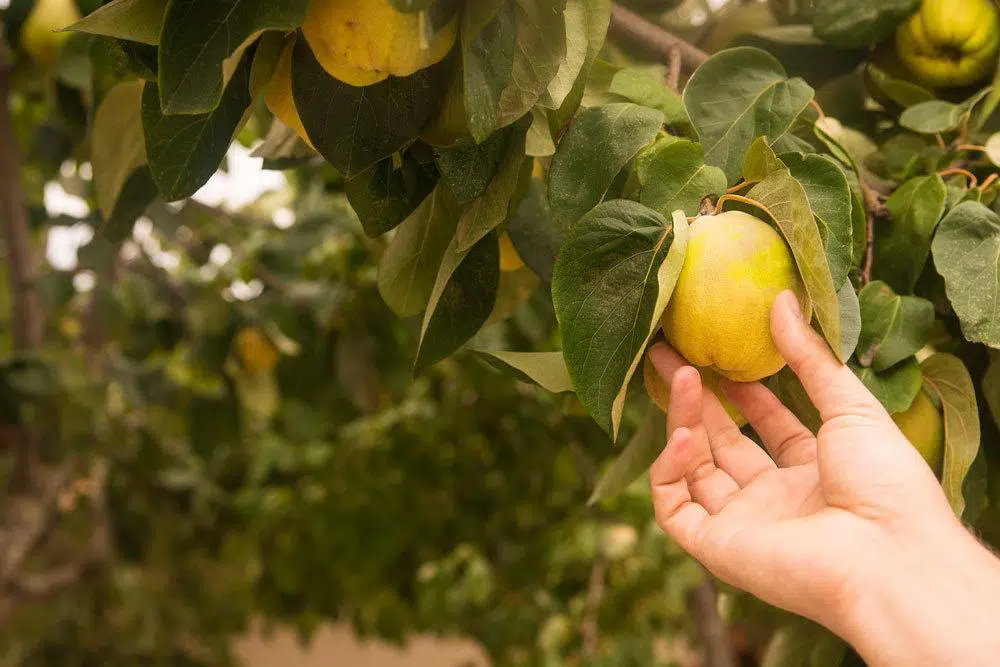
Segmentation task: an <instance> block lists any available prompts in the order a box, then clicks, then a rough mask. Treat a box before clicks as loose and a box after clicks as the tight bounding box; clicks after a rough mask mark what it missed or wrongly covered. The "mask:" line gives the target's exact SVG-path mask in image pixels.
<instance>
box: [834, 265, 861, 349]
mask: <svg viewBox="0 0 1000 667" xmlns="http://www.w3.org/2000/svg"><path fill="white" fill-rule="evenodd" d="M837 300H838V301H839V302H840V349H841V353H840V358H841V359H850V358H851V355H852V354H854V351H855V350H856V349H857V347H858V340H859V339H860V337H861V303H860V302H859V301H858V293H857V292H855V291H854V285H853V284H852V283H851V281H849V280H848V281H847V282H845V283H844V284H843V285H841V286H840V289H839V290H837Z"/></svg>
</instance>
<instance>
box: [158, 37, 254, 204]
mask: <svg viewBox="0 0 1000 667" xmlns="http://www.w3.org/2000/svg"><path fill="white" fill-rule="evenodd" d="M251 62H252V55H251V54H250V53H247V54H246V55H244V57H243V59H242V61H241V62H240V65H239V66H238V67H237V68H236V71H235V72H234V73H233V76H232V78H231V79H230V80H229V84H228V85H227V86H226V90H225V92H224V93H223V95H222V101H221V102H219V105H218V106H217V107H216V108H215V109H214V110H213V111H212V112H210V113H207V114H200V115H192V116H186V115H185V116H182V115H174V116H166V115H164V114H163V111H162V107H161V105H160V94H159V90H158V88H157V87H156V84H155V83H146V85H145V87H144V89H143V91H142V127H143V133H144V134H145V137H146V156H147V158H148V160H149V169H150V171H151V172H152V174H153V180H155V181H156V185H157V187H158V188H159V190H160V194H162V195H163V198H164V199H166V200H167V201H175V200H178V199H184V198H186V197H190V196H191V195H193V194H194V193H195V192H197V190H198V189H199V188H200V187H201V186H202V185H204V184H205V183H206V182H207V181H208V179H209V178H211V176H212V174H214V173H215V171H216V169H218V168H219V164H220V163H221V162H222V158H223V157H225V155H226V151H227V150H228V149H229V145H230V143H232V140H233V135H234V134H235V133H236V130H237V129H238V128H239V125H240V121H241V120H242V119H243V115H244V113H245V112H246V110H247V107H249V106H250V102H251V99H250V65H251Z"/></svg>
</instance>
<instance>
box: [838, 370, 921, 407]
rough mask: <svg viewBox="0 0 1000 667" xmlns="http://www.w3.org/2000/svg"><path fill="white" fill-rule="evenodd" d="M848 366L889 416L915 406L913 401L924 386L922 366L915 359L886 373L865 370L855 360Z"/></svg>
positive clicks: (885, 371)
mask: <svg viewBox="0 0 1000 667" xmlns="http://www.w3.org/2000/svg"><path fill="white" fill-rule="evenodd" d="M848 366H850V367H851V370H852V371H854V374H855V375H857V376H858V378H860V379H861V381H862V382H863V383H864V384H865V386H866V387H868V391H870V392H871V393H872V394H874V395H875V398H877V399H878V400H879V401H880V402H881V403H882V405H883V406H884V407H885V409H886V410H887V411H888V412H889V414H895V413H897V412H903V411H904V410H906V409H907V408H909V407H910V406H911V405H913V399H914V398H916V397H917V392H919V391H920V386H921V385H922V384H923V376H922V375H921V373H920V364H918V363H917V360H916V359H914V358H913V357H910V358H909V359H907V360H906V361H903V362H901V363H898V364H896V365H895V366H893V367H892V368H890V369H888V370H884V371H876V370H875V369H874V368H870V367H869V368H865V367H864V366H861V365H859V364H857V363H855V362H854V360H853V359H852V360H851V361H849V362H848Z"/></svg>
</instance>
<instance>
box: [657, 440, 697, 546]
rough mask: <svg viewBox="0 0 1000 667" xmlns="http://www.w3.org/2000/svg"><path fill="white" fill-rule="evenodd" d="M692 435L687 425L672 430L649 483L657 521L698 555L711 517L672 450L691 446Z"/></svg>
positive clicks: (668, 532)
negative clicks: (691, 488) (702, 537)
mask: <svg viewBox="0 0 1000 667" xmlns="http://www.w3.org/2000/svg"><path fill="white" fill-rule="evenodd" d="M692 439H693V436H692V434H691V431H689V430H688V429H686V428H678V429H677V430H675V431H674V432H673V434H672V435H671V436H670V440H669V441H668V442H667V447H666V449H664V450H663V453H662V454H660V457H659V458H658V459H657V460H656V462H655V463H654V464H653V467H652V468H651V469H650V483H651V485H652V490H653V509H654V511H655V512H656V521H657V523H658V524H659V525H660V527H661V528H663V530H664V531H665V532H666V533H667V534H668V535H670V537H672V538H673V539H674V541H675V542H677V544H679V545H680V546H681V548H682V549H684V550H685V551H687V552H688V553H689V554H692V555H694V556H695V557H698V552H699V551H700V544H701V537H700V536H701V535H702V534H704V530H705V526H706V524H707V522H708V520H709V514H708V510H706V509H705V508H704V507H702V506H701V505H699V504H698V503H696V502H695V501H694V500H693V499H692V497H691V492H690V489H689V488H688V483H687V479H686V478H685V477H684V471H683V470H681V469H680V468H679V467H678V466H677V465H675V463H674V462H673V461H672V460H671V459H672V458H673V452H675V451H677V450H682V449H686V448H691V447H692V446H693V444H692Z"/></svg>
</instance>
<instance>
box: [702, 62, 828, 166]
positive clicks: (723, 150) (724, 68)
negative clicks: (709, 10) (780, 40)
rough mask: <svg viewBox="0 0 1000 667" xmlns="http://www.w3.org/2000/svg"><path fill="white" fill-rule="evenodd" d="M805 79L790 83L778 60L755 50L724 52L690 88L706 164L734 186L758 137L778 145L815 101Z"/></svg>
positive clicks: (706, 63)
mask: <svg viewBox="0 0 1000 667" xmlns="http://www.w3.org/2000/svg"><path fill="white" fill-rule="evenodd" d="M812 96H813V89H812V88H811V87H809V85H808V84H807V83H806V82H805V81H803V80H801V79H788V78H786V75H785V70H784V68H783V67H782V66H781V63H779V62H778V61H777V60H776V59H775V58H774V57H773V56H771V55H770V54H768V53H766V52H765V51H761V50H759V49H754V48H750V47H739V48H735V49H727V50H725V51H720V52H719V53H717V54H715V55H714V56H712V57H711V58H709V59H708V61H706V62H705V63H704V64H703V65H702V66H701V67H699V68H698V70H697V71H696V72H695V73H694V75H693V76H692V77H691V79H690V81H688V84H687V86H686V87H685V88H684V106H685V107H687V111H688V116H689V117H690V118H691V122H692V124H693V125H694V127H695V130H697V132H698V136H699V137H700V139H701V143H702V145H703V146H704V147H705V161H706V162H707V163H708V164H711V165H715V166H717V167H721V168H722V170H723V171H724V172H726V178H727V179H728V180H729V182H730V183H732V182H735V181H736V179H737V178H739V176H740V168H741V167H742V166H743V158H744V156H745V155H746V152H747V149H748V148H750V144H751V143H753V141H754V140H755V139H757V138H758V137H767V138H768V140H769V141H772V142H773V141H775V140H776V139H778V138H779V137H780V136H781V135H783V134H784V133H785V132H787V131H788V128H789V127H791V125H792V122H793V121H794V120H795V119H796V118H797V117H798V115H799V114H800V113H801V112H802V111H803V110H804V109H805V108H806V106H807V105H808V104H809V101H810V100H811V99H812Z"/></svg>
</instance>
